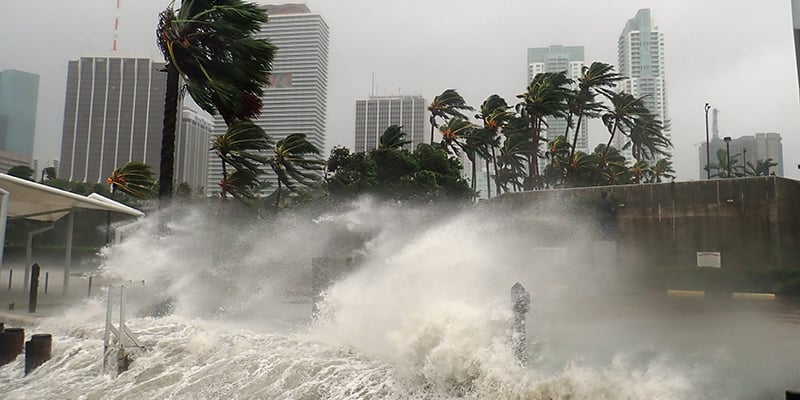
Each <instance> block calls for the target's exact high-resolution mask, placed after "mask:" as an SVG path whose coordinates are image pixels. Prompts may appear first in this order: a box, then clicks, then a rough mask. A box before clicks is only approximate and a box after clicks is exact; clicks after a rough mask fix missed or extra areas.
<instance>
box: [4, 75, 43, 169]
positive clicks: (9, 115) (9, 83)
mask: <svg viewBox="0 0 800 400" xmlns="http://www.w3.org/2000/svg"><path fill="white" fill-rule="evenodd" d="M38 100H39V75H36V74H31V73H28V72H23V71H16V70H13V69H7V70H4V71H0V151H4V152H7V153H13V154H14V155H17V156H20V157H21V158H24V159H27V160H28V163H30V160H32V159H33V139H34V134H35V132H36V108H37V104H38Z"/></svg>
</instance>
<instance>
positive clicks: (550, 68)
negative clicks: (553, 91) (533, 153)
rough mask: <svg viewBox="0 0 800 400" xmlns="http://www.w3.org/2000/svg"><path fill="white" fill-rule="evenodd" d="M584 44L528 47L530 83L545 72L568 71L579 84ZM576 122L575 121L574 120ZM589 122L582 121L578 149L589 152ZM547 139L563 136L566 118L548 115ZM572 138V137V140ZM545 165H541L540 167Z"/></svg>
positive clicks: (570, 76) (582, 65) (572, 132)
mask: <svg viewBox="0 0 800 400" xmlns="http://www.w3.org/2000/svg"><path fill="white" fill-rule="evenodd" d="M583 54H584V51H583V46H561V45H554V46H550V47H537V48H531V49H528V83H530V82H531V81H532V80H533V77H534V76H536V75H537V74H539V73H543V72H562V71H564V72H566V75H567V78H570V79H572V80H573V81H575V82H576V83H575V85H576V86H577V82H578V79H580V77H581V74H582V73H583V67H584V66H585V65H586V61H585V57H584V55H583ZM573 124H575V121H573ZM588 125H589V124H587V123H582V124H581V128H580V132H578V141H577V143H576V146H575V148H576V150H578V151H584V152H587V151H588V149H589V128H588ZM545 129H546V131H547V136H546V137H547V140H552V139H554V138H556V137H557V136H563V135H564V133H565V132H566V130H567V121H566V120H565V119H564V118H553V117H547V127H546V128H545ZM572 134H574V126H573V128H572V129H570V135H572ZM571 140H572V138H570V141H571ZM541 167H543V165H540V168H541Z"/></svg>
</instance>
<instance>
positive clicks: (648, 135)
mask: <svg viewBox="0 0 800 400" xmlns="http://www.w3.org/2000/svg"><path fill="white" fill-rule="evenodd" d="M623 133H624V131H623ZM627 136H628V142H627V143H626V144H625V146H626V147H627V146H630V148H631V155H632V156H633V158H634V159H636V161H643V160H653V159H655V158H656V157H657V156H669V148H671V147H672V142H671V141H670V140H669V138H668V137H666V136H664V124H663V123H662V122H661V121H659V120H658V119H656V118H655V116H654V115H652V114H642V115H640V116H638V117H636V118H635V120H634V123H633V126H632V127H631V128H630V130H629V131H628V132H627Z"/></svg>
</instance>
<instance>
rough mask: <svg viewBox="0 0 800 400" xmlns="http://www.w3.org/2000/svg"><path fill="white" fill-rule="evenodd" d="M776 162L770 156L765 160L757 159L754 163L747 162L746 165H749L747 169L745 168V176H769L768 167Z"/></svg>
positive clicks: (775, 164) (773, 165)
mask: <svg viewBox="0 0 800 400" xmlns="http://www.w3.org/2000/svg"><path fill="white" fill-rule="evenodd" d="M777 165H778V164H777V163H776V162H774V161H772V159H771V158H768V159H766V160H758V161H756V164H755V165H753V163H751V162H748V163H747V167H749V171H748V170H747V169H745V176H748V175H749V176H769V175H770V171H769V170H770V168H772V167H775V166H777Z"/></svg>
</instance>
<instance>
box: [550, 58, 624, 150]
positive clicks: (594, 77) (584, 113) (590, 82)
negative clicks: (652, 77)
mask: <svg viewBox="0 0 800 400" xmlns="http://www.w3.org/2000/svg"><path fill="white" fill-rule="evenodd" d="M622 79H625V78H624V77H623V76H622V75H620V74H618V73H616V72H615V71H614V66H613V65H609V64H605V63H601V62H593V63H592V64H591V65H589V66H588V67H587V66H584V67H583V69H582V70H581V77H580V78H578V91H577V93H576V95H575V97H574V99H573V102H574V103H573V107H572V108H571V111H572V112H573V113H574V114H576V115H577V116H578V122H577V124H576V126H575V135H574V136H573V138H572V149H571V151H570V157H571V156H572V155H574V154H575V151H576V149H575V147H576V146H577V144H578V132H579V131H580V129H581V124H582V123H583V121H584V119H587V118H596V117H598V116H599V115H600V113H601V112H602V111H603V108H604V106H603V103H601V102H599V101H597V98H596V97H597V94H601V95H603V96H604V97H606V98H611V97H612V96H613V93H614V92H613V88H614V86H615V85H616V83H617V82H618V81H620V80H622ZM567 129H569V127H568V128H567ZM565 137H566V135H565Z"/></svg>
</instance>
